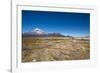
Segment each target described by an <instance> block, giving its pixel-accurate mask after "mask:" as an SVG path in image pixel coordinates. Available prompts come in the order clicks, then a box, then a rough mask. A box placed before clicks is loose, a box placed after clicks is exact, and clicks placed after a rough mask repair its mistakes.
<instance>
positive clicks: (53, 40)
mask: <svg viewBox="0 0 100 73" xmlns="http://www.w3.org/2000/svg"><path fill="white" fill-rule="evenodd" d="M89 58H90V40H89V39H75V38H67V37H37V38H34V37H30V38H22V62H23V63H24V62H40V61H64V60H85V59H89Z"/></svg>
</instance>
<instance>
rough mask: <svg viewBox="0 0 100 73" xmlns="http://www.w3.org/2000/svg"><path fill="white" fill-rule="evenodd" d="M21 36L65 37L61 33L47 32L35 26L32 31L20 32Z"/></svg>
mask: <svg viewBox="0 0 100 73" xmlns="http://www.w3.org/2000/svg"><path fill="white" fill-rule="evenodd" d="M22 36H23V37H52V36H53V37H65V36H64V35H62V34H61V33H47V32H45V31H43V30H42V29H39V28H35V29H34V30H33V31H32V32H26V33H22Z"/></svg>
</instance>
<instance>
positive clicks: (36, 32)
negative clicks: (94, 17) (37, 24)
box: [32, 28, 46, 35]
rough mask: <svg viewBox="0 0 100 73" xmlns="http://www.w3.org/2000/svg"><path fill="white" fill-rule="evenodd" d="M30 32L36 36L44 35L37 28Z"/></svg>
mask: <svg viewBox="0 0 100 73" xmlns="http://www.w3.org/2000/svg"><path fill="white" fill-rule="evenodd" d="M32 32H33V34H37V35H43V34H46V33H45V32H44V31H43V30H41V29H39V28H35V29H34V30H33V31H32Z"/></svg>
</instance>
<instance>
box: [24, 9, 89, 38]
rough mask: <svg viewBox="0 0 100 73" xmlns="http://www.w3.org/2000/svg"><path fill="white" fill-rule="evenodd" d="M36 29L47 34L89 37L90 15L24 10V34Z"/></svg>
mask: <svg viewBox="0 0 100 73" xmlns="http://www.w3.org/2000/svg"><path fill="white" fill-rule="evenodd" d="M35 28H40V29H42V30H44V31H45V32H47V33H52V32H59V33H61V34H64V35H71V36H88V35H89V34H90V14H89V13H75V12H73V13H72V12H50V11H49V12H48V11H31V10H22V32H31V31H32V30H33V29H35Z"/></svg>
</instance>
